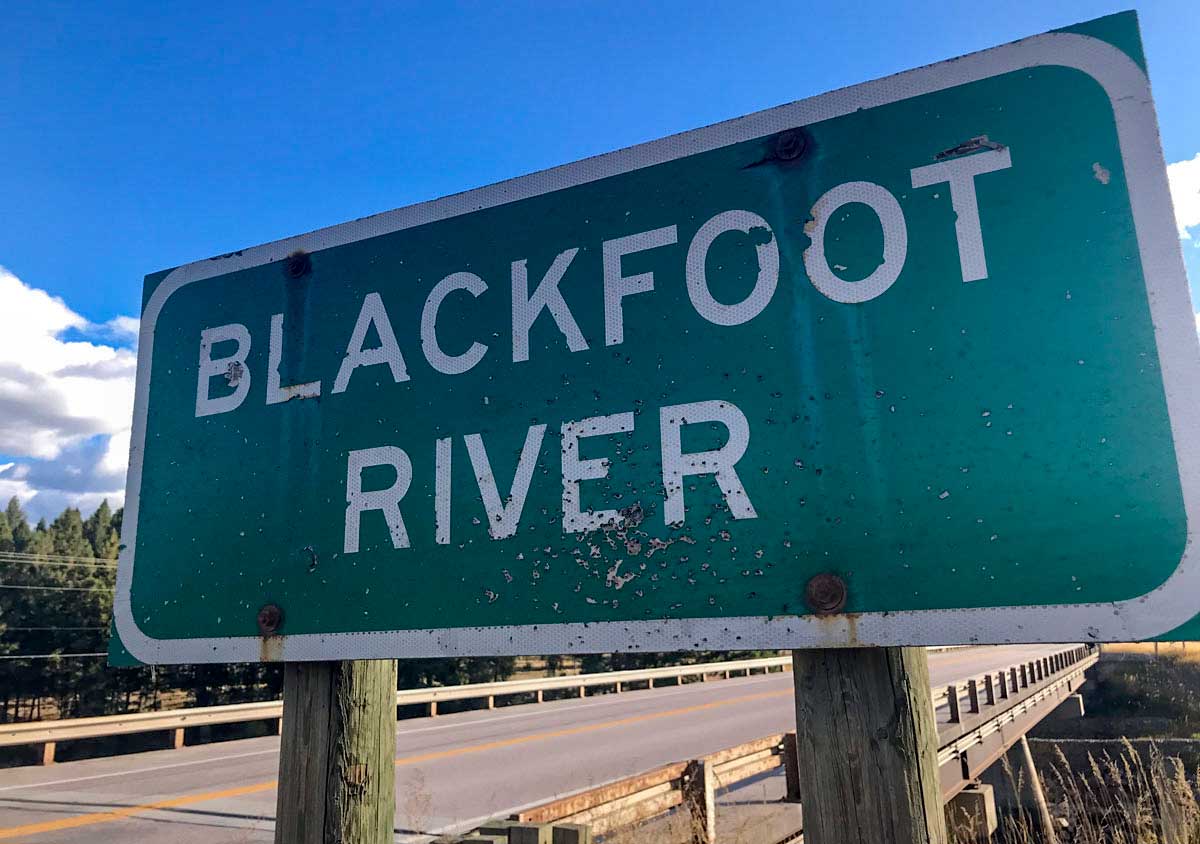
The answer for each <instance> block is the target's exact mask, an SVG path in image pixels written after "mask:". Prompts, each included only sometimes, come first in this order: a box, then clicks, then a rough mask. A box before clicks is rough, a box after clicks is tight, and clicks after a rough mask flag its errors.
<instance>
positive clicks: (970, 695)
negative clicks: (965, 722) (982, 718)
mask: <svg viewBox="0 0 1200 844" xmlns="http://www.w3.org/2000/svg"><path fill="white" fill-rule="evenodd" d="M967 706H968V707H969V711H970V712H971V713H972V714H976V713H978V712H979V681H978V680H968V681H967Z"/></svg>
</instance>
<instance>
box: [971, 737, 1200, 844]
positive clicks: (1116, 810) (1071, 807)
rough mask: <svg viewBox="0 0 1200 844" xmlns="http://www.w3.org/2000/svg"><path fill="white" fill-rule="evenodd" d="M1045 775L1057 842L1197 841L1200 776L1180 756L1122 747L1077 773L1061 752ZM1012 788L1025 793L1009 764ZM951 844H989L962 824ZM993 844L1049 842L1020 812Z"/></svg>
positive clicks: (1159, 843)
mask: <svg viewBox="0 0 1200 844" xmlns="http://www.w3.org/2000/svg"><path fill="white" fill-rule="evenodd" d="M1047 767H1048V768H1049V770H1045V769H1043V770H1041V771H1040V772H1039V773H1040V775H1041V778H1042V785H1043V787H1044V789H1045V791H1046V798H1047V801H1048V802H1049V803H1050V812H1051V814H1052V815H1053V816H1054V822H1055V826H1056V829H1055V834H1056V835H1057V841H1058V844H1200V802H1197V794H1198V793H1200V776H1198V775H1197V773H1196V772H1188V771H1186V770H1184V767H1183V763H1182V762H1180V760H1178V759H1172V758H1168V757H1166V756H1164V755H1163V754H1162V752H1161V751H1160V750H1159V749H1158V748H1157V747H1153V746H1152V747H1151V749H1150V751H1149V758H1148V759H1146V760H1144V759H1143V757H1142V755H1141V754H1139V753H1138V752H1137V750H1135V749H1134V747H1133V745H1131V744H1130V743H1129V742H1127V741H1126V742H1125V743H1124V745H1123V749H1122V750H1121V752H1120V753H1118V754H1117V755H1116V756H1113V755H1111V754H1109V753H1107V752H1105V753H1101V754H1100V755H1099V756H1094V755H1089V756H1088V766H1087V768H1086V769H1085V770H1082V771H1080V770H1073V769H1072V768H1071V766H1070V765H1069V764H1068V762H1067V759H1066V757H1065V756H1063V755H1062V753H1061V752H1058V753H1057V759H1056V761H1055V762H1054V763H1052V764H1051V765H1049V766H1047ZM1005 772H1006V776H1007V778H1008V785H1009V787H1011V788H1012V789H1014V791H1015V793H1017V794H1023V793H1025V792H1026V789H1027V783H1025V781H1024V776H1023V775H1022V774H1014V773H1013V770H1012V768H1011V767H1009V766H1008V763H1007V760H1005ZM957 827H958V828H957V829H956V830H955V835H954V836H953V841H954V844H969V843H970V844H973V842H976V841H980V840H985V839H983V838H982V837H981V836H979V835H978V832H977V830H976V829H975V828H974V827H973V825H972V824H970V823H959V824H957ZM993 841H994V842H995V844H1049V842H1048V841H1047V839H1046V837H1045V836H1044V835H1043V833H1042V830H1041V828H1040V824H1039V822H1038V819H1037V817H1036V816H1034V815H1032V814H1030V813H1028V812H1018V813H1016V814H1011V815H1006V816H1004V817H1002V818H1001V821H1000V829H999V830H998V831H997V833H996V835H995V837H994V838H993Z"/></svg>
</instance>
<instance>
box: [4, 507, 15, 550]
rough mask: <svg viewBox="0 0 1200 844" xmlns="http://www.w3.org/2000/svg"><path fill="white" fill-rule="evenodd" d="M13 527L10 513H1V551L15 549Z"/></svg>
mask: <svg viewBox="0 0 1200 844" xmlns="http://www.w3.org/2000/svg"><path fill="white" fill-rule="evenodd" d="M15 550H16V545H15V544H14V543H13V532H12V528H11V527H9V524H8V514H7V513H0V551H15Z"/></svg>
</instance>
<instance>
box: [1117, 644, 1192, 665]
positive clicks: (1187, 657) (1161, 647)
mask: <svg viewBox="0 0 1200 844" xmlns="http://www.w3.org/2000/svg"><path fill="white" fill-rule="evenodd" d="M1102 650H1103V652H1104V653H1111V654H1141V655H1143V656H1155V655H1157V656H1160V657H1171V658H1173V659H1178V660H1181V661H1183V662H1200V642H1126V643H1121V644H1115V645H1103V646H1102Z"/></svg>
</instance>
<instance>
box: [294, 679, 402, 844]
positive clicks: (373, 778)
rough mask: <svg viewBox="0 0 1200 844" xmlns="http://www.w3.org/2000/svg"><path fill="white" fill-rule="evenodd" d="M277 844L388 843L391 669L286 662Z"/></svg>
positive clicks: (392, 786)
mask: <svg viewBox="0 0 1200 844" xmlns="http://www.w3.org/2000/svg"><path fill="white" fill-rule="evenodd" d="M283 678H284V679H283V731H282V740H281V744H280V750H279V788H278V792H277V793H278V802H277V804H276V809H275V844H391V842H392V840H393V838H394V833H393V827H394V824H395V814H396V662H395V660H359V661H355V662H349V661H345V662H310V663H304V662H289V663H287V664H286V665H285V666H284V673H283Z"/></svg>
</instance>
